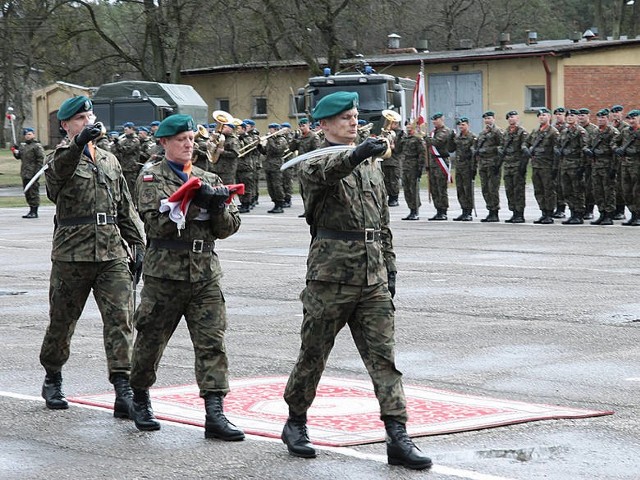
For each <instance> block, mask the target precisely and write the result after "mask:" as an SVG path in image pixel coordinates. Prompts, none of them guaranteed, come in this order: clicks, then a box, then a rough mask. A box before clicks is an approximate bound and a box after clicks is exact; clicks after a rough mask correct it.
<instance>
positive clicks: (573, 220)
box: [562, 211, 584, 225]
mask: <svg viewBox="0 0 640 480" xmlns="http://www.w3.org/2000/svg"><path fill="white" fill-rule="evenodd" d="M582 215H583V213H582V212H573V211H572V212H571V216H570V217H569V218H567V219H566V220H565V221H564V222H562V225H582V224H583V223H584V220H583V219H582Z"/></svg>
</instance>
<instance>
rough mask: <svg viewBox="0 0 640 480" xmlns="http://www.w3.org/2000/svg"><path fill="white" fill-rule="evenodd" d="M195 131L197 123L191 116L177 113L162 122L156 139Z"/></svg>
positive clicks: (155, 135)
mask: <svg viewBox="0 0 640 480" xmlns="http://www.w3.org/2000/svg"><path fill="white" fill-rule="evenodd" d="M194 129H195V123H194V121H193V118H192V117H191V115H183V114H181V113H176V114H175V115H171V116H169V117H167V118H165V119H164V120H163V121H162V122H160V126H159V127H158V130H156V133H154V137H156V138H162V137H173V136H174V135H177V134H179V133H182V132H186V131H189V130H191V131H194Z"/></svg>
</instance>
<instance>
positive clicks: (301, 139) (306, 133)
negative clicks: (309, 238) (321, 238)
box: [288, 118, 322, 218]
mask: <svg viewBox="0 0 640 480" xmlns="http://www.w3.org/2000/svg"><path fill="white" fill-rule="evenodd" d="M298 128H299V129H300V130H299V131H298V132H296V134H295V135H294V138H293V140H292V141H291V142H290V143H289V149H290V150H291V151H292V152H295V151H297V152H298V155H303V154H305V153H308V152H312V151H313V150H316V149H318V148H320V144H321V143H322V142H321V141H320V139H319V138H318V135H316V133H315V132H314V131H312V130H311V126H310V124H309V119H308V118H301V119H300V120H299V122H298ZM297 167H299V166H297ZM288 170H294V171H295V173H296V178H297V179H298V186H299V190H300V194H302V184H301V183H300V177H299V171H300V169H299V168H289V169H288ZM304 216H305V214H304V212H303V213H301V214H300V215H298V217H300V218H304Z"/></svg>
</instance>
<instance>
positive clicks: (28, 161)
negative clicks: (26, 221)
mask: <svg viewBox="0 0 640 480" xmlns="http://www.w3.org/2000/svg"><path fill="white" fill-rule="evenodd" d="M22 136H23V137H24V142H21V143H20V145H14V146H13V147H12V148H11V152H12V153H13V156H14V157H15V159H16V160H20V178H22V187H23V188H24V187H26V186H27V183H29V182H30V181H31V179H32V178H33V177H34V175H35V174H36V173H38V172H39V171H40V169H41V168H42V165H43V163H44V148H42V145H40V142H39V141H38V140H36V134H35V132H34V130H33V128H25V129H23V130H22ZM24 197H25V199H26V200H27V205H29V213H27V214H26V215H23V216H22V218H38V207H40V182H39V181H38V180H36V181H35V182H34V183H33V185H31V187H30V188H29V190H27V191H26V192H24Z"/></svg>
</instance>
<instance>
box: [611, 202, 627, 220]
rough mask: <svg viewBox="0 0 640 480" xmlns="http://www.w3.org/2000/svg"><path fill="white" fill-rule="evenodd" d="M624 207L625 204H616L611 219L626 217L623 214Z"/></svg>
mask: <svg viewBox="0 0 640 480" xmlns="http://www.w3.org/2000/svg"><path fill="white" fill-rule="evenodd" d="M624 208H625V205H616V211H615V213H614V214H613V217H611V218H612V219H613V220H624V219H625V218H627V217H626V216H625V215H624Z"/></svg>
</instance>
